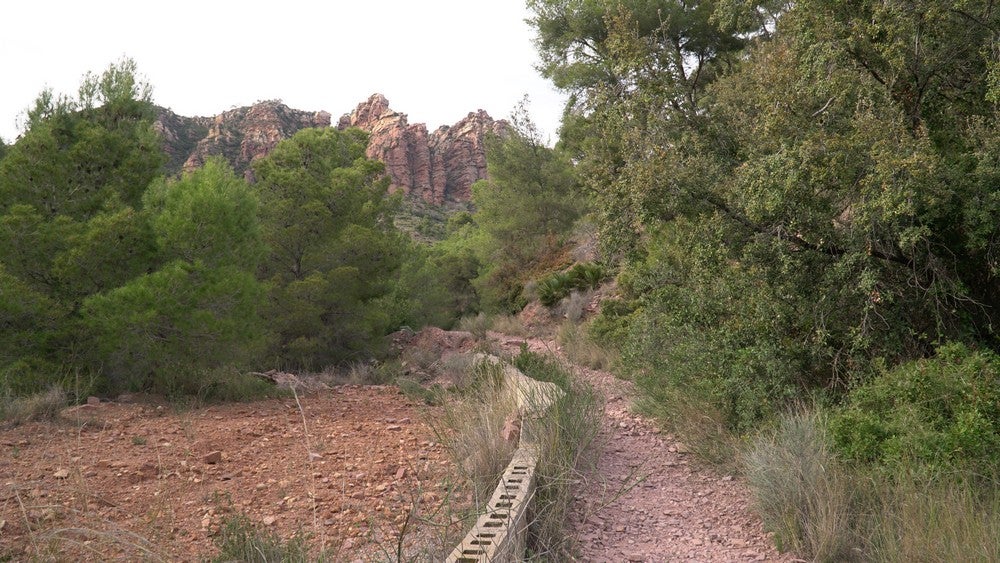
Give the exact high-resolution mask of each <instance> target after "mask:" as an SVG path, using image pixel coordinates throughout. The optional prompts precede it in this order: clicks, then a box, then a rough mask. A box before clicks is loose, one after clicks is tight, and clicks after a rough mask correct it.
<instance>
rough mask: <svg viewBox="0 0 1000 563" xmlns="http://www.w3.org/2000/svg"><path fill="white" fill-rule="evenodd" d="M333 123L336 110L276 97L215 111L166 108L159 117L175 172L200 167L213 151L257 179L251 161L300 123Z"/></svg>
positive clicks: (169, 166)
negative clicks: (182, 112) (293, 104)
mask: <svg viewBox="0 0 1000 563" xmlns="http://www.w3.org/2000/svg"><path fill="white" fill-rule="evenodd" d="M329 126H330V114H329V113H327V112H325V111H319V112H307V111H300V110H296V109H292V108H289V107H288V106H286V105H285V104H283V103H281V102H279V101H274V100H271V101H266V102H258V103H256V104H254V105H252V106H248V107H241V108H236V109H232V110H229V111H227V112H223V113H221V114H219V115H217V116H215V117H182V116H179V115H177V114H175V113H173V112H172V111H170V110H168V109H161V110H160V112H159V117H158V119H157V121H156V123H155V127H156V129H157V130H158V131H159V132H160V135H161V137H162V138H163V144H164V150H165V151H166V152H167V154H168V156H169V159H170V160H169V162H168V168H169V170H170V171H171V172H178V171H180V170H192V169H194V168H198V167H199V166H201V165H203V164H204V163H205V160H206V159H207V158H208V157H210V156H214V155H219V156H222V157H223V158H225V159H226V160H227V161H229V163H230V164H231V165H232V167H233V169H234V170H236V172H237V173H240V174H244V175H246V176H247V177H248V179H252V171H251V170H250V163H251V162H253V161H254V160H256V159H258V158H260V157H262V156H264V155H266V154H268V153H269V152H270V151H271V149H273V148H274V145H276V144H278V142H279V141H281V140H283V139H287V138H288V137H291V136H292V135H294V134H295V133H296V132H297V131H299V130H300V129H305V128H307V127H329Z"/></svg>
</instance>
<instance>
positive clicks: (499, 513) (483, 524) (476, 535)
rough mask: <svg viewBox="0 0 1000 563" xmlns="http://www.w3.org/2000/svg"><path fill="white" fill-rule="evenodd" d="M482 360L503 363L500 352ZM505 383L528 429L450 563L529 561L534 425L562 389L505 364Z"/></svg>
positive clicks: (533, 482) (534, 448) (453, 553)
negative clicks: (526, 558)
mask: <svg viewBox="0 0 1000 563" xmlns="http://www.w3.org/2000/svg"><path fill="white" fill-rule="evenodd" d="M479 361H486V362H491V363H501V360H500V359H499V358H497V357H495V356H486V355H481V357H480V358H479ZM503 370H504V387H505V389H506V390H508V392H511V393H513V394H514V397H515V399H516V401H517V405H518V410H519V411H520V414H521V416H522V417H523V424H524V428H522V432H521V438H520V440H519V442H518V447H517V449H516V450H515V451H514V456H513V457H512V458H511V461H510V464H508V465H507V468H506V469H505V470H504V472H503V476H502V477H501V478H500V483H499V484H498V485H497V488H496V489H494V491H493V496H491V497H490V501H489V502H488V503H487V504H486V510H485V511H484V512H483V513H482V514H480V515H479V518H477V519H476V524H475V525H474V526H473V527H472V529H471V530H470V531H469V533H468V534H466V536H465V539H463V540H462V542H461V543H459V544H458V547H456V548H455V549H454V550H453V551H452V552H451V554H450V555H449V556H448V559H446V561H447V562H448V563H480V562H484V561H492V562H501V561H502V562H509V561H521V560H523V559H524V549H525V541H526V538H527V532H528V523H529V522H528V510H529V508H530V506H531V501H532V499H533V498H534V494H535V466H536V465H537V463H538V455H537V447H536V445H535V444H534V443H532V442H533V440H532V437H533V436H534V435H535V432H534V429H533V428H532V425H533V424H535V423H536V419H537V418H538V417H540V416H541V415H542V414H544V412H545V410H546V409H548V408H549V407H550V406H551V405H552V404H553V403H554V402H555V401H558V400H559V399H560V398H561V397H562V395H563V392H562V390H561V389H559V388H558V387H556V386H555V385H554V384H552V383H543V382H540V381H535V380H534V379H531V378H530V377H527V376H526V375H524V374H523V373H521V372H520V370H518V369H517V368H515V367H513V366H510V365H504V366H503Z"/></svg>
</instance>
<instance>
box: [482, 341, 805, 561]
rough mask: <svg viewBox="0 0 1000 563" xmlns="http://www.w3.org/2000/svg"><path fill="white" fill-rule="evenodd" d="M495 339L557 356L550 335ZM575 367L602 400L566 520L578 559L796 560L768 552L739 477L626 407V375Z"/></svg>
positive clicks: (629, 397) (629, 390)
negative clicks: (593, 459)
mask: <svg viewBox="0 0 1000 563" xmlns="http://www.w3.org/2000/svg"><path fill="white" fill-rule="evenodd" d="M493 336H494V337H495V338H496V339H497V341H498V342H499V343H500V345H501V346H502V347H503V348H504V349H505V350H507V351H510V352H512V353H516V352H517V350H518V348H519V347H520V346H521V343H522V342H524V343H526V344H527V345H528V348H529V349H530V350H532V351H536V352H541V353H554V354H556V355H559V356H561V354H560V353H559V350H558V348H557V346H556V345H555V344H554V343H553V342H551V341H546V340H540V339H534V338H529V339H523V338H515V337H509V336H505V335H500V334H495V335H493ZM573 369H574V371H575V373H576V374H577V375H578V376H579V377H580V378H582V379H583V380H585V381H587V382H588V383H589V384H590V385H592V386H593V387H594V389H595V390H596V391H597V392H598V394H599V396H600V397H602V399H603V400H604V401H605V405H604V413H605V416H604V419H603V420H602V421H601V430H600V437H599V441H598V446H597V447H598V448H599V452H598V454H597V455H598V460H597V469H596V472H595V474H594V475H592V476H590V477H589V478H588V480H587V481H586V483H584V485H583V486H582V487H583V488H582V490H581V491H579V493H578V494H577V499H576V502H575V505H574V507H573V513H572V515H571V520H570V527H571V529H572V530H573V531H574V533H575V534H576V537H577V539H578V540H579V560H580V561H644V562H659V561H678V560H688V561H726V562H729V561H796V559H795V558H794V557H793V556H791V555H787V554H781V553H778V552H777V550H775V548H774V546H773V542H772V540H771V538H770V536H769V535H768V534H767V533H765V532H764V529H763V525H762V524H761V521H760V518H759V517H757V516H756V515H755V514H754V513H753V512H752V511H751V510H750V494H749V491H748V490H747V488H746V486H745V484H743V483H742V482H741V481H740V480H739V479H737V478H734V477H733V476H731V475H724V474H719V473H717V472H715V471H713V470H712V469H710V468H705V467H704V466H701V465H699V464H698V463H696V461H695V460H694V459H693V458H692V457H691V456H690V455H688V454H687V453H686V452H687V448H686V447H685V446H684V444H683V443H682V442H681V441H679V440H678V439H677V438H675V437H674V436H671V435H668V434H662V433H661V432H660V431H659V430H658V429H657V427H656V425H655V423H654V422H653V421H651V420H649V419H647V418H645V417H642V416H640V415H637V414H634V413H633V412H632V410H631V405H632V403H633V399H634V397H635V388H634V386H633V385H632V383H631V382H629V381H623V380H620V379H617V378H615V377H614V376H612V375H611V374H610V373H607V372H604V371H596V370H591V369H587V368H583V367H580V366H573ZM637 482H638V484H636V483H637ZM630 485H634V486H631V488H630ZM623 491H624V492H623Z"/></svg>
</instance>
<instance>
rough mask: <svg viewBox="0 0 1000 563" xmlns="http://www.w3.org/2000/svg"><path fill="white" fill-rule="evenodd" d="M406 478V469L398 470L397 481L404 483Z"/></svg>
mask: <svg viewBox="0 0 1000 563" xmlns="http://www.w3.org/2000/svg"><path fill="white" fill-rule="evenodd" d="M404 477H406V468H405V467H400V468H399V469H397V470H396V480H397V481H402V480H403V478H404Z"/></svg>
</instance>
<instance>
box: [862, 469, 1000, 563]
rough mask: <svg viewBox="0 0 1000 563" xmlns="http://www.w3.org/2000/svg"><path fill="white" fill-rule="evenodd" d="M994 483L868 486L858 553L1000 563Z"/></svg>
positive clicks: (913, 481) (926, 481) (905, 480)
mask: <svg viewBox="0 0 1000 563" xmlns="http://www.w3.org/2000/svg"><path fill="white" fill-rule="evenodd" d="M998 485H1000V482H998V481H997V479H996V478H990V479H982V478H976V479H975V480H973V481H970V480H969V479H968V478H967V476H965V477H963V476H958V475H954V474H952V475H937V476H934V477H933V478H929V477H928V476H927V475H903V474H898V475H896V476H895V478H893V479H880V480H874V481H870V482H869V486H870V491H869V492H868V498H869V501H868V503H867V504H866V505H864V508H865V510H863V511H862V510H858V511H857V512H858V513H857V515H856V516H857V517H858V518H859V519H860V520H861V521H863V522H864V526H865V528H864V532H865V533H864V537H863V538H862V541H861V542H860V543H861V549H863V552H864V554H865V559H866V560H869V561H886V562H891V563H906V562H910V561H970V562H971V561H976V562H983V563H986V562H991V561H1000V495H998V494H997V491H998V488H997V487H998Z"/></svg>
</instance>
